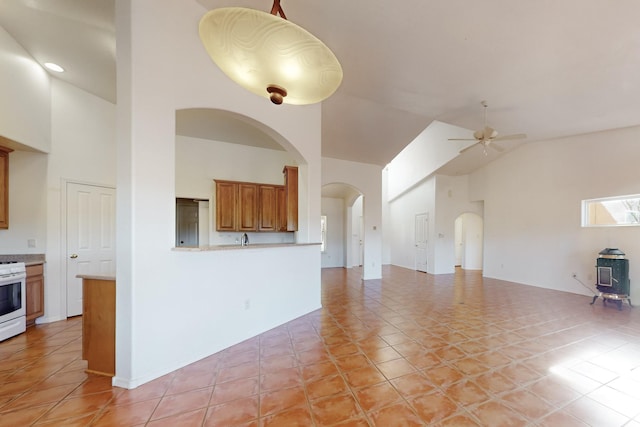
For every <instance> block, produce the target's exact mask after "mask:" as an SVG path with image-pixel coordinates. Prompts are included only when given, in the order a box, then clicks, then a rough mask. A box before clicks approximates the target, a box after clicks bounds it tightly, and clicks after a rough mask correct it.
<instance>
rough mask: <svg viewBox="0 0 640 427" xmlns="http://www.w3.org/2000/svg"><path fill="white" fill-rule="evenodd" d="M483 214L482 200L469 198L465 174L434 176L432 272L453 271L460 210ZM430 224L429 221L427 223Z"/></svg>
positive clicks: (461, 211)
mask: <svg viewBox="0 0 640 427" xmlns="http://www.w3.org/2000/svg"><path fill="white" fill-rule="evenodd" d="M465 212H472V213H476V214H478V215H480V216H481V215H482V213H483V211H482V203H481V202H470V201H469V189H468V176H466V175H464V176H445V175H437V176H436V193H435V212H434V216H433V217H431V216H430V218H434V224H433V231H434V234H433V235H432V236H433V237H432V239H431V242H432V243H433V245H434V247H433V251H434V266H433V270H429V272H430V273H431V272H433V273H434V274H442V273H453V272H454V271H455V263H456V259H455V220H456V218H457V217H458V216H460V214H462V213H465ZM430 226H431V223H430Z"/></svg>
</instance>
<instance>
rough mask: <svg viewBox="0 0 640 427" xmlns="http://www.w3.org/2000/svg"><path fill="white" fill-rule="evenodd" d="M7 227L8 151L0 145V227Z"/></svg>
mask: <svg viewBox="0 0 640 427" xmlns="http://www.w3.org/2000/svg"><path fill="white" fill-rule="evenodd" d="M7 228H9V151H7V149H5V148H3V147H0V229H7Z"/></svg>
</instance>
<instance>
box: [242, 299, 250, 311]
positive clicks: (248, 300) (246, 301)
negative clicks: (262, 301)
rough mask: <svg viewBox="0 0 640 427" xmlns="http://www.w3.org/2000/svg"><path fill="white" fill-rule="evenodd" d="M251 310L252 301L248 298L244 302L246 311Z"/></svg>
mask: <svg viewBox="0 0 640 427" xmlns="http://www.w3.org/2000/svg"><path fill="white" fill-rule="evenodd" d="M250 308H251V300H250V299H249V298H247V299H246V300H244V309H245V310H249V309H250Z"/></svg>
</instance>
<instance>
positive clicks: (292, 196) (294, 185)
mask: <svg viewBox="0 0 640 427" xmlns="http://www.w3.org/2000/svg"><path fill="white" fill-rule="evenodd" d="M282 173H284V188H285V193H286V194H285V198H286V201H285V203H286V210H287V231H298V167H297V166H285V167H284V170H283V171H282Z"/></svg>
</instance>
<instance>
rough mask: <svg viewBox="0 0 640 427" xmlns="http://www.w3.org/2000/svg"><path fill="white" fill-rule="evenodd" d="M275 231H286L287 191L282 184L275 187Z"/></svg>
mask: <svg viewBox="0 0 640 427" xmlns="http://www.w3.org/2000/svg"><path fill="white" fill-rule="evenodd" d="M276 231H287V192H286V190H285V187H284V185H279V186H277V187H276Z"/></svg>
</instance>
